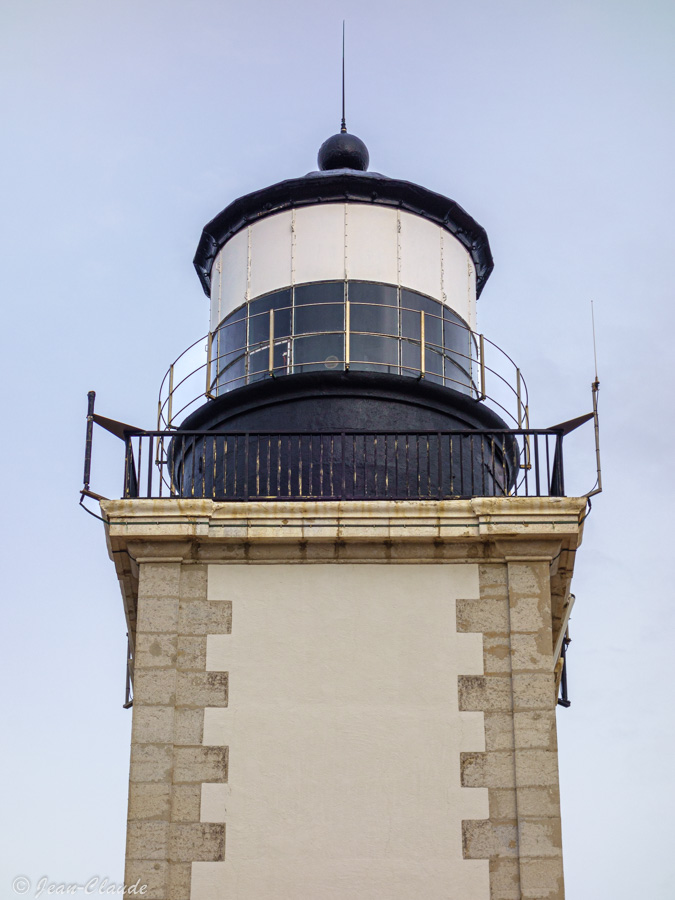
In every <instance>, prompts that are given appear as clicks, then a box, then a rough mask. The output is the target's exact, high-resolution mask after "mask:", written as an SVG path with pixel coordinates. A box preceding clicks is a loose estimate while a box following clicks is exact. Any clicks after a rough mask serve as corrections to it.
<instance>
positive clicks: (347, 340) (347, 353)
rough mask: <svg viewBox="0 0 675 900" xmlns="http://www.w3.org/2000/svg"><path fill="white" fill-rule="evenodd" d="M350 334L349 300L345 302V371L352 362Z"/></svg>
mask: <svg viewBox="0 0 675 900" xmlns="http://www.w3.org/2000/svg"><path fill="white" fill-rule="evenodd" d="M350 332H351V322H350V305H349V300H345V369H348V368H349V362H350V359H349V357H350V351H351V347H350Z"/></svg>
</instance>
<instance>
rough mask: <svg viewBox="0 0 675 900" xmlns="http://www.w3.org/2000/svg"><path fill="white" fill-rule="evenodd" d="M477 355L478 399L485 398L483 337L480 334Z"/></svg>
mask: <svg viewBox="0 0 675 900" xmlns="http://www.w3.org/2000/svg"><path fill="white" fill-rule="evenodd" d="M478 355H479V356H480V360H479V362H480V394H481V395H480V397H479V398H478V399H479V400H485V398H486V397H487V394H486V393H485V338H484V336H483V335H482V334H479V335H478Z"/></svg>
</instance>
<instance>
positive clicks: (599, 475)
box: [586, 300, 602, 497]
mask: <svg viewBox="0 0 675 900" xmlns="http://www.w3.org/2000/svg"><path fill="white" fill-rule="evenodd" d="M591 321H592V323H593V358H594V360H595V381H594V382H593V384H592V385H591V391H592V392H593V425H594V430H595V467H596V471H597V477H596V482H595V488H594V489H593V490H592V491H591V492H590V493H589V494H587V495H586V496H588V497H593V496H594V495H595V494H600V493H602V467H601V465H600V421H599V419H598V391H599V390H600V381H599V380H598V354H597V350H596V346H595V312H594V309H593V301H592V300H591Z"/></svg>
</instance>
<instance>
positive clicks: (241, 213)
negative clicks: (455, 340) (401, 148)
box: [194, 169, 494, 296]
mask: <svg viewBox="0 0 675 900" xmlns="http://www.w3.org/2000/svg"><path fill="white" fill-rule="evenodd" d="M345 201H352V202H358V203H375V204H378V205H381V206H393V207H397V208H400V209H404V210H407V211H408V212H413V213H416V214H417V215H420V216H424V217H425V218H427V219H429V220H430V221H432V222H436V223H437V224H438V225H441V226H442V227H443V228H445V229H446V230H447V231H449V232H450V234H452V235H454V237H456V238H457V240H458V241H460V242H461V243H462V244H463V245H464V246H465V247H466V249H467V250H468V251H469V253H470V254H471V258H472V259H473V262H474V265H475V266H476V293H477V295H480V292H481V291H482V289H483V287H484V286H485V282H486V281H487V279H488V278H489V276H490V273H491V272H492V269H493V266H494V263H493V261H492V253H491V252H490V244H489V241H488V236H487V232H486V231H485V229H484V228H483V227H482V226H481V225H479V224H478V222H476V220H475V219H473V218H472V217H471V216H470V215H469V214H468V213H467V212H466V210H464V209H462V207H461V206H460V205H459V204H458V203H455V201H454V200H450V199H449V198H448V197H444V196H443V195H442V194H436V193H434V192H433V191H430V190H427V188H424V187H421V186H420V185H418V184H413V183H412V182H410V181H399V180H397V179H394V178H387V177H386V176H385V175H379V174H377V173H376V172H358V171H354V170H352V169H337V170H330V171H325V172H310V173H309V174H308V175H305V176H303V177H302V178H290V179H288V180H286V181H280V182H278V183H277V184H273V185H270V187H266V188H263V189H262V190H259V191H254V192H253V193H251V194H246V195H244V196H243V197H239V199H237V200H235V201H233V202H232V203H230V205H229V206H227V207H226V208H225V209H224V210H223V211H222V212H221V213H219V214H218V215H217V216H216V217H215V218H213V219H211V221H210V222H209V223H208V225H206V226H205V228H204V230H203V232H202V236H201V238H200V241H199V245H198V247H197V252H196V254H195V258H194V265H195V269H196V270H197V274H198V275H199V280H200V281H201V283H202V287H203V288H204V292H205V293H206V294H207V296H208V295H209V293H210V289H211V268H212V266H213V263H214V260H215V258H216V256H217V254H218V252H219V251H220V248H221V247H222V246H223V244H225V242H226V241H228V240H229V239H230V238H231V237H233V236H234V235H235V234H236V233H237V232H238V231H241V230H242V229H243V228H246V226H247V225H249V224H250V223H251V222H256V221H257V220H259V219H262V218H265V217H266V216H271V215H274V214H275V213H279V212H283V211H284V210H288V209H293V208H297V207H301V206H309V205H313V204H316V203H344V202H345Z"/></svg>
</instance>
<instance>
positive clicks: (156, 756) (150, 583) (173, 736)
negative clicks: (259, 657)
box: [126, 558, 231, 900]
mask: <svg viewBox="0 0 675 900" xmlns="http://www.w3.org/2000/svg"><path fill="white" fill-rule="evenodd" d="M230 622H231V609H230V604H229V603H228V602H226V601H222V602H218V603H209V602H208V601H207V598H206V566H204V565H202V564H200V563H189V562H183V561H182V560H181V559H177V560H167V559H161V558H160V559H156V560H153V559H152V558H150V559H144V560H143V561H142V562H141V565H140V573H139V592H138V623H137V631H136V653H135V676H134V708H133V726H132V744H131V771H130V780H129V825H128V837H127V842H128V843H127V870H126V883H127V884H133V883H134V882H135V881H136V879H137V878H141V880H142V881H145V882H147V883H148V893H147V894H146V896H147V897H148V898H156V900H164V898H167V900H186V898H189V896H190V877H191V868H192V862H193V861H195V860H220V859H222V858H223V855H224V851H225V826H224V824H218V823H203V822H201V821H200V807H201V794H202V784H203V783H205V782H206V783H222V782H225V781H227V748H226V747H205V746H203V745H202V739H203V729H204V708H205V707H218V706H226V705H227V673H220V672H208V673H207V672H206V635H207V634H224V633H227V632H229V630H230Z"/></svg>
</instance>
